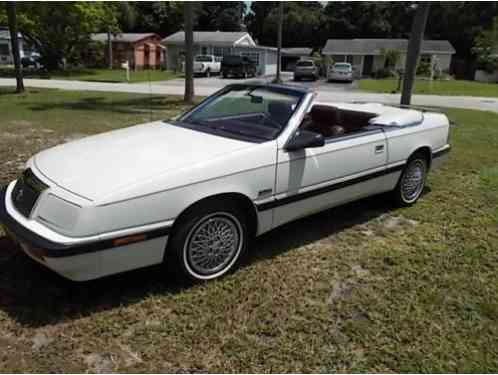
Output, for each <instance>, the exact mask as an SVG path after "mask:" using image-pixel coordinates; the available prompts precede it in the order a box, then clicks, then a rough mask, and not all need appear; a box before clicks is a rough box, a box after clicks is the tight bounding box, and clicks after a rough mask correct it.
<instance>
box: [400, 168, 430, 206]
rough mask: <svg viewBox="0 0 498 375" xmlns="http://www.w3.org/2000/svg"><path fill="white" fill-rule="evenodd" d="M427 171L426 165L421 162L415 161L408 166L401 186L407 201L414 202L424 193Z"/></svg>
mask: <svg viewBox="0 0 498 375" xmlns="http://www.w3.org/2000/svg"><path fill="white" fill-rule="evenodd" d="M425 169H426V167H425V163H424V162H423V161H421V160H415V161H413V162H412V163H411V164H410V165H409V166H408V169H407V170H406V172H405V174H404V176H403V181H402V184H401V193H402V194H403V199H404V200H405V201H407V202H412V201H414V200H415V199H417V198H418V196H419V195H420V193H421V192H422V189H423V188H424V180H425Z"/></svg>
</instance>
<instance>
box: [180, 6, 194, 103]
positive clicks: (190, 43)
mask: <svg viewBox="0 0 498 375" xmlns="http://www.w3.org/2000/svg"><path fill="white" fill-rule="evenodd" d="M183 9H184V11H183V12H184V15H183V16H184V20H185V96H184V100H185V102H187V103H192V102H193V100H194V4H193V3H192V2H191V1H185V3H184V8H183Z"/></svg>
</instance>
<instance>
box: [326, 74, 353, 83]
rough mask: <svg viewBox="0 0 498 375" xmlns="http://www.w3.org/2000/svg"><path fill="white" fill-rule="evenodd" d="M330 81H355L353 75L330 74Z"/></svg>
mask: <svg viewBox="0 0 498 375" xmlns="http://www.w3.org/2000/svg"><path fill="white" fill-rule="evenodd" d="M328 79H329V80H330V81H344V82H350V81H352V80H353V75H352V74H340V73H329V75H328Z"/></svg>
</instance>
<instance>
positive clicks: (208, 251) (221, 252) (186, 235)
mask: <svg viewBox="0 0 498 375" xmlns="http://www.w3.org/2000/svg"><path fill="white" fill-rule="evenodd" d="M223 203H224V204H221V203H220V204H216V203H215V202H213V203H210V204H204V205H202V206H200V207H197V208H194V209H192V210H191V211H190V212H188V213H187V214H186V215H185V216H183V218H180V222H179V223H178V225H176V229H175V232H174V233H173V234H172V236H171V239H170V243H169V245H168V251H167V255H166V258H165V261H166V263H168V264H169V266H170V267H171V266H172V267H174V270H175V271H179V273H180V274H181V275H182V276H184V277H186V278H187V279H189V280H191V281H204V280H212V279H216V278H219V277H221V276H223V275H224V274H226V273H227V272H229V271H230V270H231V269H234V268H235V267H236V266H237V265H238V263H239V261H240V259H241V258H242V256H243V254H244V253H245V252H246V249H247V246H248V242H249V231H248V225H247V220H246V217H245V215H244V213H243V211H242V210H240V209H239V208H238V207H237V205H235V204H233V205H232V204H227V202H223Z"/></svg>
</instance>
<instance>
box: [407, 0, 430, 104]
mask: <svg viewBox="0 0 498 375" xmlns="http://www.w3.org/2000/svg"><path fill="white" fill-rule="evenodd" d="M430 7H431V4H430V2H420V3H418V4H417V10H416V12H415V17H414V18H413V25H412V32H411V35H410V40H409V42H408V50H407V51H406V65H405V75H404V79H403V91H402V93H401V104H404V105H409V104H410V102H411V98H412V90H413V83H414V81H415V73H416V72H417V64H418V59H419V56H420V48H421V47H422V40H423V39H424V31H425V25H426V24H427V17H428V16H429V9H430Z"/></svg>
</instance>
